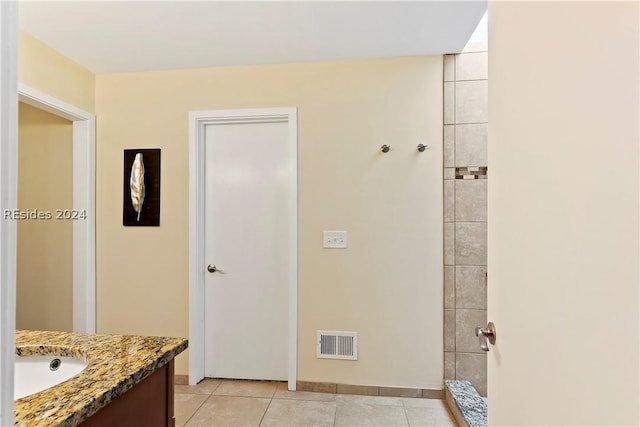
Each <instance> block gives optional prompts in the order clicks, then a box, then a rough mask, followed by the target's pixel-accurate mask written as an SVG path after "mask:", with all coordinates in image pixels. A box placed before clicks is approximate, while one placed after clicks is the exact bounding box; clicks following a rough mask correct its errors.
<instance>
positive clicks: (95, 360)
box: [14, 331, 187, 427]
mask: <svg viewBox="0 0 640 427" xmlns="http://www.w3.org/2000/svg"><path fill="white" fill-rule="evenodd" d="M186 348H187V340H186V339H183V338H162V337H145V336H133V335H103V334H78V333H73V332H49V331H17V332H16V355H18V356H30V355H48V354H51V355H57V356H72V357H77V358H79V359H82V360H84V361H86V362H88V364H87V367H86V368H85V369H84V370H83V371H82V372H81V373H80V374H78V375H76V376H75V377H72V378H70V379H69V380H67V381H65V382H63V383H60V384H58V385H56V386H54V387H51V388H49V389H46V390H43V391H41V392H39V393H35V394H32V395H30V396H25V397H23V398H21V399H18V400H16V401H15V402H14V408H15V425H16V426H29V427H32V426H54V425H55V426H75V425H78V424H79V423H81V422H82V421H84V420H86V419H87V418H89V417H90V416H91V415H93V414H94V413H96V412H98V410H100V409H101V408H102V407H104V406H106V405H107V404H108V403H109V402H111V401H112V400H114V399H115V398H117V397H118V396H120V395H121V394H123V393H124V392H126V391H127V390H129V389H130V388H132V387H133V386H134V385H135V384H137V383H138V382H140V381H142V380H143V379H144V378H146V377H148V376H149V375H151V374H152V373H153V372H154V371H155V370H156V369H157V368H159V367H161V366H163V365H166V364H167V363H168V362H169V361H170V360H171V359H173V358H174V357H176V356H177V355H178V354H180V353H181V352H183V351H184V350H185V349H186Z"/></svg>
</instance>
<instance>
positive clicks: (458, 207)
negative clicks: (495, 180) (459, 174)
mask: <svg viewBox="0 0 640 427" xmlns="http://www.w3.org/2000/svg"><path fill="white" fill-rule="evenodd" d="M444 191H445V208H446V206H447V205H446V203H447V199H446V195H447V186H446V181H445V187H444ZM449 191H451V190H449ZM453 192H454V193H455V203H451V204H452V205H453V204H455V211H456V212H455V220H456V221H466V222H486V221H487V180H486V179H456V180H455V190H454V191H453ZM446 215H447V211H446V209H445V218H446ZM445 221H447V220H446V219H445Z"/></svg>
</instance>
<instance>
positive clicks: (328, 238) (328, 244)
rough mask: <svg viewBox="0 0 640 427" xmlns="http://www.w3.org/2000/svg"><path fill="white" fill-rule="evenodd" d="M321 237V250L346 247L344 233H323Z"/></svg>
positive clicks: (345, 234)
mask: <svg viewBox="0 0 640 427" xmlns="http://www.w3.org/2000/svg"><path fill="white" fill-rule="evenodd" d="M322 237H323V238H322V247H323V248H334V249H345V248H346V247H347V232H346V231H323V232H322Z"/></svg>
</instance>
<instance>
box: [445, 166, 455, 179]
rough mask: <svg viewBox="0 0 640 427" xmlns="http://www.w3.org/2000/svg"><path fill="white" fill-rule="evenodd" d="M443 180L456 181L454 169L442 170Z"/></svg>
mask: <svg viewBox="0 0 640 427" xmlns="http://www.w3.org/2000/svg"><path fill="white" fill-rule="evenodd" d="M444 179H456V169H455V168H444Z"/></svg>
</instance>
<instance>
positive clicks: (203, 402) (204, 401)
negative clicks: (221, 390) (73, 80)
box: [173, 387, 217, 426]
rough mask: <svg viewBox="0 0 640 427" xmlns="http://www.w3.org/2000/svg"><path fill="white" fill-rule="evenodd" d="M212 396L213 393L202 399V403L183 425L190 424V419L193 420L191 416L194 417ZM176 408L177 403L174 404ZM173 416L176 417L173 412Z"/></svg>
mask: <svg viewBox="0 0 640 427" xmlns="http://www.w3.org/2000/svg"><path fill="white" fill-rule="evenodd" d="M216 388H217V387H216ZM211 396H213V394H209V396H208V397H207V398H206V399H205V400H203V401H202V403H201V404H200V405H199V406H198V407H197V408H196V410H195V411H193V414H191V416H190V417H189V418H187V419H186V421H185V422H184V424H183V426H186V425H187V424H189V421H191V418H193V417H194V416H195V415H196V413H197V412H198V411H199V410H200V408H202V406H203V405H204V404H205V403H206V401H207V400H209V399H210V398H211ZM174 410H175V404H174ZM173 417H174V419H175V413H174V414H173Z"/></svg>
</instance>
